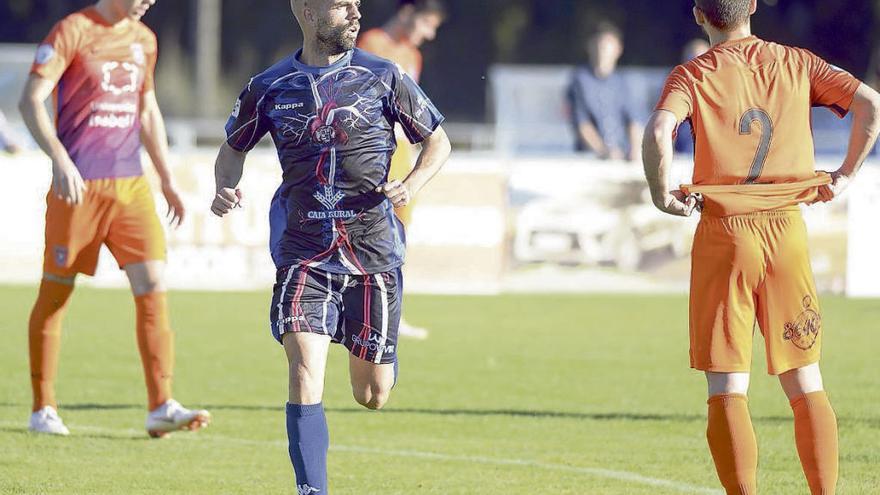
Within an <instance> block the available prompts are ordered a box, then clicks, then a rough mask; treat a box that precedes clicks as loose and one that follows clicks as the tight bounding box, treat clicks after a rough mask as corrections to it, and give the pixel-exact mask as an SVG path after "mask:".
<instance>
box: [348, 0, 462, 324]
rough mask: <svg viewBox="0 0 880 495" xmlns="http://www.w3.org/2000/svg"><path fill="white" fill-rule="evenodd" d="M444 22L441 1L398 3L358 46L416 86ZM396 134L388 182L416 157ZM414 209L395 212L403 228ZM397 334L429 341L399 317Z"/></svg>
mask: <svg viewBox="0 0 880 495" xmlns="http://www.w3.org/2000/svg"><path fill="white" fill-rule="evenodd" d="M445 19H446V10H445V7H444V5H443V3H442V2H441V1H440V0H400V4H399V6H398V8H397V13H395V14H394V17H392V18H391V19H390V20H389V21H388V22H387V23H385V25H384V26H382V27H378V28H374V29H370V30H369V31H366V32H365V33H363V34H362V35H361V36H360V38H359V39H358V42H357V46H358V48H361V49H362V50H366V51H368V52H370V53H373V54H375V55H378V56H380V57H382V58H387V59H388V60H391V61H392V62H394V63H396V64H398V65H400V66H401V67H402V68H403V70H404V71H405V72H406V73H407V74H408V75H409V76H410V77H411V78H412V80H413V81H415V82H416V83H418V82H419V80H420V78H421V74H422V52H421V51H420V50H419V48H420V47H421V46H422V44H423V43H425V42H427V41H432V40H433V39H434V38H435V37H436V36H437V30H438V29H440V26H441V25H442V24H443V21H444V20H445ZM395 131H396V135H397V151H395V152H394V156H393V157H392V158H391V173H390V175H389V178H390V179H392V180H403V179H404V178H406V176H407V175H408V174H409V172H410V171H411V170H412V166H413V156H414V154H415V153H414V150H413V146H412V145H410V144H409V141H408V140H407V139H406V135H405V134H404V133H403V130H402V129H401V128H400V127H399V126H398V127H396V128H395ZM413 207H414V205H413V203H409V204H407V205H406V206H402V207H400V208H395V210H394V212H395V213H396V214H397V217H398V218H399V219H400V221H401V222H403V226H404V228H407V227H409V224H410V222H411V221H412V209H413ZM399 334H400V335H401V336H405V337H413V338H417V339H425V338H427V337H428V330H427V329H425V328H419V327H414V326H412V325H410V324H409V323H407V321H406V319H404V318H402V317H401V320H400V329H399Z"/></svg>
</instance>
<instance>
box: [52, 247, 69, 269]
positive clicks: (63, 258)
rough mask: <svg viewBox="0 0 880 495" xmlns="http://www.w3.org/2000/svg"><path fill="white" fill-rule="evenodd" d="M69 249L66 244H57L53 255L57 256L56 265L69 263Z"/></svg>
mask: <svg viewBox="0 0 880 495" xmlns="http://www.w3.org/2000/svg"><path fill="white" fill-rule="evenodd" d="M68 252H69V251H68V250H67V248H66V247H64V246H55V248H54V249H53V255H54V256H55V265H56V266H66V265H67V253H68Z"/></svg>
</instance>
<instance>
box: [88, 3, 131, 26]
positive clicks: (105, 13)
mask: <svg viewBox="0 0 880 495" xmlns="http://www.w3.org/2000/svg"><path fill="white" fill-rule="evenodd" d="M95 9H96V10H97V11H98V14H100V15H101V17H103V18H104V20H106V21H107V23H109V24H116V23H119V22H122V21H125V20H127V19H128V12H126V11H124V10H121V9H118V8H116V7H115V6H114V5H113V2H111V1H109V0H100V1H99V2H98V3H96V4H95Z"/></svg>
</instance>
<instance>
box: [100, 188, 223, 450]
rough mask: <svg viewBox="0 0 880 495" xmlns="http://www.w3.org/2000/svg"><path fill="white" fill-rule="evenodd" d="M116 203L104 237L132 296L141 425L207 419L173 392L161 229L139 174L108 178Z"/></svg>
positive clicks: (163, 426) (185, 425) (159, 427)
mask: <svg viewBox="0 0 880 495" xmlns="http://www.w3.org/2000/svg"><path fill="white" fill-rule="evenodd" d="M113 186H114V199H115V201H116V202H115V205H114V206H115V208H114V216H113V219H112V221H111V223H110V225H109V228H108V233H107V238H106V240H105V243H106V244H107V247H108V248H109V249H110V252H111V253H113V256H114V257H115V258H116V261H117V263H118V264H119V266H120V267H121V268H122V269H123V270H125V274H126V276H127V277H128V280H129V284H130V285H131V290H132V295H133V296H134V302H135V318H136V324H135V330H136V334H137V342H138V350H139V352H140V355H141V363H142V365H143V368H144V379H145V380H144V381H145V383H146V387H147V403H148V411H149V413H148V415H147V420H146V429H147V432H148V433H149V434H150V436H153V437H162V436H165V435H166V434H168V433H169V432H171V431H175V430H181V429H184V430H196V429H198V428H201V427H204V426H207V425H208V423H210V420H211V415H210V414H209V413H208V412H207V411H204V410H189V409H186V408H185V407H183V406H181V405H180V403H178V402H177V401H175V400H174V399H173V398H172V392H171V390H172V377H173V371H174V333H173V332H172V330H171V324H170V321H169V315H168V297H167V292H166V288H165V250H166V247H165V232H164V230H163V229H162V225H161V223H160V222H159V218H158V216H157V215H156V206H155V203H154V202H153V196H152V192H151V191H150V187H149V185H148V184H147V181H146V179H145V178H144V177H134V178H127V179H116V180H114V181H113Z"/></svg>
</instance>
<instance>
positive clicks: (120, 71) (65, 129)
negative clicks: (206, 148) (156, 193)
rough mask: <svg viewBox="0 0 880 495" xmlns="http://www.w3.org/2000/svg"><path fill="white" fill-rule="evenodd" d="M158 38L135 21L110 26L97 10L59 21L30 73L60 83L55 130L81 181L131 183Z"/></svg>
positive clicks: (137, 172) (137, 163) (137, 171)
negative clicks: (143, 99) (125, 179)
mask: <svg viewBox="0 0 880 495" xmlns="http://www.w3.org/2000/svg"><path fill="white" fill-rule="evenodd" d="M156 54H157V45H156V36H155V34H153V32H152V31H150V29H149V28H148V27H147V26H145V25H144V24H143V23H142V22H140V21H134V20H127V21H123V22H121V23H117V24H115V25H111V24H109V23H108V22H107V21H106V20H105V19H104V18H103V17H101V15H100V14H99V13H98V11H97V10H96V9H95V8H94V7H89V8H86V9H83V10H81V11H79V12H76V13H74V14H71V15H69V16H67V17H65V18H64V19H62V20H61V21H60V22H59V23H58V24H56V25H55V27H54V28H53V29H52V31H51V32H50V33H49V35H48V36H47V37H46V39H45V40H44V41H43V43H42V44H41V45H40V46H39V48H38V49H37V55H36V59H35V60H34V64H33V67H32V68H31V73H32V74H36V75H38V76H40V77H43V78H45V79H48V80H50V81H54V82H57V85H56V87H55V110H56V127H57V132H58V137H59V139H60V140H61V143H62V144H63V145H64V147H65V148H66V149H67V152H68V154H70V158H71V159H72V160H73V163H74V164H75V165H76V167H77V169H79V172H80V174H81V175H82V177H83V179H86V180H89V179H105V178H121V177H134V176H138V175H142V174H143V169H142V168H141V161H140V149H141V141H140V107H141V95H142V94H143V93H145V92H148V91H151V90H152V89H153V71H154V69H155V66H156Z"/></svg>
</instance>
